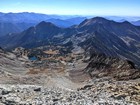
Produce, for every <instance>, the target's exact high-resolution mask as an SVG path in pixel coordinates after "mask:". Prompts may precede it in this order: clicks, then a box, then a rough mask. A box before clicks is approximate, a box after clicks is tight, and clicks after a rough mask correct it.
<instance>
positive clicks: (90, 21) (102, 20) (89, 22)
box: [79, 17, 109, 27]
mask: <svg viewBox="0 0 140 105" xmlns="http://www.w3.org/2000/svg"><path fill="white" fill-rule="evenodd" d="M106 22H109V20H107V19H105V18H102V17H94V18H91V19H86V20H84V21H83V22H82V23H81V24H80V25H79V26H81V27H82V26H89V25H93V24H96V23H100V24H102V23H106Z"/></svg>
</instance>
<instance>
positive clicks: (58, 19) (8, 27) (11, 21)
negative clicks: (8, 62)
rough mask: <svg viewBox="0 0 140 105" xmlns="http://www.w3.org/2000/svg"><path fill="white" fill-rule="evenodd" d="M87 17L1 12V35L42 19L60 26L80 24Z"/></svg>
mask: <svg viewBox="0 0 140 105" xmlns="http://www.w3.org/2000/svg"><path fill="white" fill-rule="evenodd" d="M84 19H86V17H82V16H81V17H79V16H63V15H46V14H39V13H28V12H23V13H0V36H3V35H6V34H8V33H16V32H21V31H23V30H25V29H27V28H29V27H31V26H34V25H36V24H38V23H40V22H41V21H46V22H51V23H53V24H55V25H57V26H59V27H70V26H72V25H78V24H79V23H81V22H82V21H83V20H84Z"/></svg>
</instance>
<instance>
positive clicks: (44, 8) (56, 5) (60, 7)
mask: <svg viewBox="0 0 140 105" xmlns="http://www.w3.org/2000/svg"><path fill="white" fill-rule="evenodd" d="M139 4H140V1H139V0H135V1H132V0H117V1H114V0H70V1H67V0H57V1H55V0H36V1H35V0H28V1H27V0H5V1H2V2H1V3H0V7H1V8H0V12H3V13H9V12H12V13H19V12H34V13H42V14H52V15H83V16H85V15H86V16H140V13H139V11H138V10H140V6H139Z"/></svg>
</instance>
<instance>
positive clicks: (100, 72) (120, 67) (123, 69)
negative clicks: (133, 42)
mask: <svg viewBox="0 0 140 105" xmlns="http://www.w3.org/2000/svg"><path fill="white" fill-rule="evenodd" d="M85 72H87V73H89V74H90V76H91V77H113V78H114V79H117V80H129V79H136V78H140V70H138V69H136V68H135V66H134V64H133V63H132V62H131V61H128V60H122V59H119V58H113V57H107V56H106V55H104V54H93V55H92V56H91V58H90V61H89V64H88V66H87V67H86V69H85Z"/></svg>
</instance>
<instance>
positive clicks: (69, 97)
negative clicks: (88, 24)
mask: <svg viewBox="0 0 140 105" xmlns="http://www.w3.org/2000/svg"><path fill="white" fill-rule="evenodd" d="M88 84H89V85H85V86H83V87H81V88H79V89H77V90H70V89H64V88H59V87H51V88H47V87H44V86H38V85H3V84H1V85H0V105H139V104H140V100H139V99H140V83H136V82H133V81H128V82H117V81H113V80H105V78H104V79H96V80H94V81H93V80H92V81H90V82H88Z"/></svg>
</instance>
